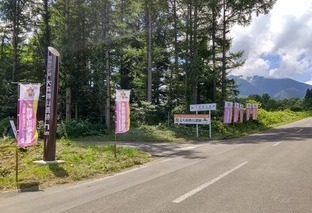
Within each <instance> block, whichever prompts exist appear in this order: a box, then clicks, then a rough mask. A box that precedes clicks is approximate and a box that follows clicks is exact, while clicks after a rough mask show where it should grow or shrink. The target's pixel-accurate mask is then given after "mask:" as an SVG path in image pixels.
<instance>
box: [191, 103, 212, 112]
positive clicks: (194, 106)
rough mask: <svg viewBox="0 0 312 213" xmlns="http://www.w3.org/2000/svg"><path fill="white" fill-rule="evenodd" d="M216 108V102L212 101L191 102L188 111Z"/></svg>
mask: <svg viewBox="0 0 312 213" xmlns="http://www.w3.org/2000/svg"><path fill="white" fill-rule="evenodd" d="M216 109H217V104H216V103H212V104H192V105H190V111H191V112H195V111H198V112H199V111H210V110H216Z"/></svg>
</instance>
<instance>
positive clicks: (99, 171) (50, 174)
mask: <svg viewBox="0 0 312 213" xmlns="http://www.w3.org/2000/svg"><path fill="white" fill-rule="evenodd" d="M309 116H312V113H311V112H292V111H289V110H286V111H279V112H266V111H264V110H261V109H260V110H259V115H258V120H256V121H252V120H250V121H245V122H244V123H236V124H229V125H224V124H222V122H221V121H217V120H216V119H214V120H213V122H212V139H213V140H218V139H227V138H234V137H240V136H244V135H247V134H251V133H256V132H259V131H262V130H265V129H268V128H271V127H274V126H277V125H281V124H285V123H289V122H293V121H296V120H300V119H302V118H306V117H309ZM114 136H115V135H114V134H107V135H100V136H93V137H84V138H79V139H72V140H69V139H60V140H58V141H57V144H56V150H57V152H56V159H60V160H64V161H65V162H66V163H65V164H59V165H44V166H42V165H41V166H40V165H36V164H34V163H33V161H36V160H42V157H43V144H42V142H38V143H37V145H36V146H33V147H29V148H27V149H24V150H19V173H18V175H19V183H21V184H28V183H29V184H31V183H38V184H39V187H40V188H45V187H49V186H52V185H55V184H64V183H70V182H74V181H77V180H83V179H88V178H97V177H101V176H105V175H110V174H113V173H116V172H119V171H122V170H124V169H126V168H130V167H133V166H135V165H140V164H144V163H147V162H149V161H151V160H152V157H151V156H150V155H149V154H147V153H144V152H141V151H139V150H137V149H135V148H131V147H119V146H118V149H117V158H115V156H114V146H113V145H104V144H103V142H104V141H114V140H115V139H114ZM209 140H210V139H209V128H208V126H207V125H205V126H201V125H199V137H198V138H196V128H195V125H173V126H169V127H168V126H166V125H157V126H147V125H142V126H140V127H138V128H133V127H132V128H131V129H130V131H129V132H128V133H126V134H120V135H117V141H134V142H140V141H145V142H173V143H185V142H194V141H197V142H198V141H199V142H200V141H205V142H207V141H209ZM106 144H107V143H106ZM15 150H16V146H15V144H14V142H13V141H9V140H6V141H0V159H1V161H0V192H1V191H2V192H3V191H10V190H14V189H16V181H15Z"/></svg>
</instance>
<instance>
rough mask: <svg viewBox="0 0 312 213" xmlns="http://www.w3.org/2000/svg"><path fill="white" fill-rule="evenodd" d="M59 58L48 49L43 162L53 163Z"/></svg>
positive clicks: (57, 54)
mask: <svg viewBox="0 0 312 213" xmlns="http://www.w3.org/2000/svg"><path fill="white" fill-rule="evenodd" d="M59 56H60V54H59V52H58V51H57V50H56V49H54V48H53V47H48V57H47V78H46V103H45V125H44V153H43V159H44V161H55V152H56V128H57V125H56V124H57V99H58V80H59V74H58V73H59Z"/></svg>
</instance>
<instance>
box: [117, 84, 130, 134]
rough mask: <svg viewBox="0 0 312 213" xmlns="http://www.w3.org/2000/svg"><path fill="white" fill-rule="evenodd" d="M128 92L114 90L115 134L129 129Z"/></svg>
mask: <svg viewBox="0 0 312 213" xmlns="http://www.w3.org/2000/svg"><path fill="white" fill-rule="evenodd" d="M129 101H130V90H116V100H115V116H116V121H115V133H116V134H121V133H125V132H127V131H129V129H130V105H129Z"/></svg>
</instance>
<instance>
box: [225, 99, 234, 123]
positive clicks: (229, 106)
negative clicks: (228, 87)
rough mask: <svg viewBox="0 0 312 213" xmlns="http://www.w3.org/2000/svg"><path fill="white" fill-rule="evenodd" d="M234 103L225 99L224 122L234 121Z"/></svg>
mask: <svg viewBox="0 0 312 213" xmlns="http://www.w3.org/2000/svg"><path fill="white" fill-rule="evenodd" d="M232 114H233V103H232V102H227V101H225V105H224V117H223V123H225V124H230V123H231V122H232Z"/></svg>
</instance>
